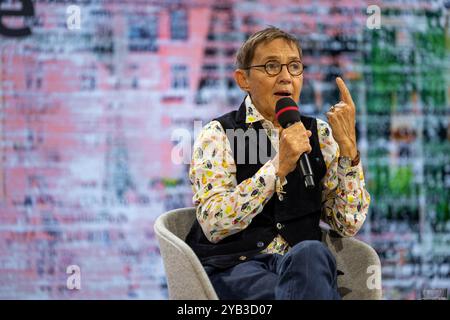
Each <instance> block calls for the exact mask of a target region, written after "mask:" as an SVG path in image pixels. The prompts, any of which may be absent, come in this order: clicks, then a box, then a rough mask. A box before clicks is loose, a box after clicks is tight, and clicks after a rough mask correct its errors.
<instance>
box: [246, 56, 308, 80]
mask: <svg viewBox="0 0 450 320" xmlns="http://www.w3.org/2000/svg"><path fill="white" fill-rule="evenodd" d="M283 66H286V67H287V70H288V72H289V73H290V75H291V76H294V77H298V76H299V75H301V74H302V73H303V70H304V68H305V66H304V65H303V63H301V62H300V61H291V62H289V63H279V62H278V61H275V60H271V61H267V62H266V64H261V65H257V66H250V67H247V68H243V69H244V70H248V69H250V68H256V67H264V69H265V70H266V73H267V74H268V75H269V76H276V75H278V74H279V73H280V72H281V69H282V68H283Z"/></svg>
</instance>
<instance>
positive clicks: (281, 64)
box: [242, 60, 306, 77]
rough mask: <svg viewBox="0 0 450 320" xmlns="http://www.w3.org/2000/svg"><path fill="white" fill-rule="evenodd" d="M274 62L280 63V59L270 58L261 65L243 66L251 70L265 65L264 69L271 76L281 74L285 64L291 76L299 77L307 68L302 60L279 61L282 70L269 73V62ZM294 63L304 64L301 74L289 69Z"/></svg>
mask: <svg viewBox="0 0 450 320" xmlns="http://www.w3.org/2000/svg"><path fill="white" fill-rule="evenodd" d="M273 62H276V63H279V62H278V61H276V60H269V61H267V62H266V63H265V64H259V65H254V66H249V67H247V68H242V69H243V70H249V69H250V68H256V67H264V71H265V72H266V73H267V74H268V75H269V76H277V75H279V74H280V73H281V70H283V66H286V68H287V71H288V72H289V74H290V75H291V76H293V77H298V76H300V75H301V74H302V73H303V72H304V71H305V69H306V66H305V65H304V64H303V62H301V61H291V62H289V63H279V64H280V70H279V71H278V72H277V73H273V74H272V73H269V72H268V71H267V64H268V63H273ZM292 63H300V64H301V65H302V71H301V72H300V73H299V74H292V72H291V71H290V70H289V65H291V64H292Z"/></svg>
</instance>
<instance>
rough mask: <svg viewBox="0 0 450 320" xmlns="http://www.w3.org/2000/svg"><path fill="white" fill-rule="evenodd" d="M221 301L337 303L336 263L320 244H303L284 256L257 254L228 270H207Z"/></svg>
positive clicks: (313, 242)
mask: <svg viewBox="0 0 450 320" xmlns="http://www.w3.org/2000/svg"><path fill="white" fill-rule="evenodd" d="M205 270H206V272H207V274H208V276H209V278H210V279H211V282H212V285H213V287H214V289H215V290H216V293H217V295H218V296H219V298H220V299H223V300H229V299H236V300H247V299H248V300H261V299H262V300H274V299H277V300H340V299H341V297H340V295H339V293H338V292H337V270H336V260H335V258H334V256H333V255H332V253H331V252H330V251H329V250H328V248H327V247H326V246H325V245H324V244H323V243H322V242H320V241H316V240H308V241H302V242H300V243H298V244H296V245H295V246H293V247H292V248H291V249H290V250H289V252H288V253H286V254H285V255H280V254H259V255H256V256H255V257H253V258H252V259H250V260H249V261H246V262H242V263H240V264H238V265H236V266H234V267H231V268H228V269H218V268H214V267H211V266H206V267H205Z"/></svg>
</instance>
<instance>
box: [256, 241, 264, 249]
mask: <svg viewBox="0 0 450 320" xmlns="http://www.w3.org/2000/svg"><path fill="white" fill-rule="evenodd" d="M256 245H257V246H258V248H261V247H264V242H262V241H258V243H257V244H256Z"/></svg>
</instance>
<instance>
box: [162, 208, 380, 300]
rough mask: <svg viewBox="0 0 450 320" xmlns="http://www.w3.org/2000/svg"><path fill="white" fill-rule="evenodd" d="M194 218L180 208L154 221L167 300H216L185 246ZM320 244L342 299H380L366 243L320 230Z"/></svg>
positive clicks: (376, 269)
mask: <svg viewBox="0 0 450 320" xmlns="http://www.w3.org/2000/svg"><path fill="white" fill-rule="evenodd" d="M195 219H196V215H195V209H194V208H181V209H176V210H172V211H169V212H167V213H164V214H162V215H161V216H159V217H158V219H157V220H156V221H155V225H154V229H155V233H156V236H157V238H158V241H159V244H160V250H161V256H162V258H163V263H164V268H165V270H166V276H167V284H168V289H169V298H170V299H185V300H190V299H203V300H204V299H213V300H216V299H218V297H217V294H216V292H215V290H214V288H213V286H212V284H211V282H210V280H209V278H208V275H207V274H206V272H205V270H204V268H203V266H202V265H201V263H200V261H199V259H198V258H197V256H196V255H195V253H194V251H193V250H192V249H191V248H190V247H189V246H188V245H187V244H186V243H185V241H184V240H185V239H186V236H187V234H188V232H189V230H190V229H191V227H192V224H193V222H194V220H195ZM322 241H323V242H325V243H326V245H327V246H328V248H329V249H330V251H331V252H332V253H333V255H334V256H335V258H336V263H337V268H338V270H340V271H342V272H344V275H340V276H338V288H339V293H340V294H341V296H342V297H343V299H344V300H353V299H357V300H359V299H381V298H382V291H381V264H380V259H379V257H378V254H377V253H376V252H375V250H374V249H373V248H372V247H370V246H369V245H368V244H366V243H364V242H362V241H360V240H357V239H355V238H341V237H338V236H336V235H333V232H328V231H327V230H323V239H322Z"/></svg>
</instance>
